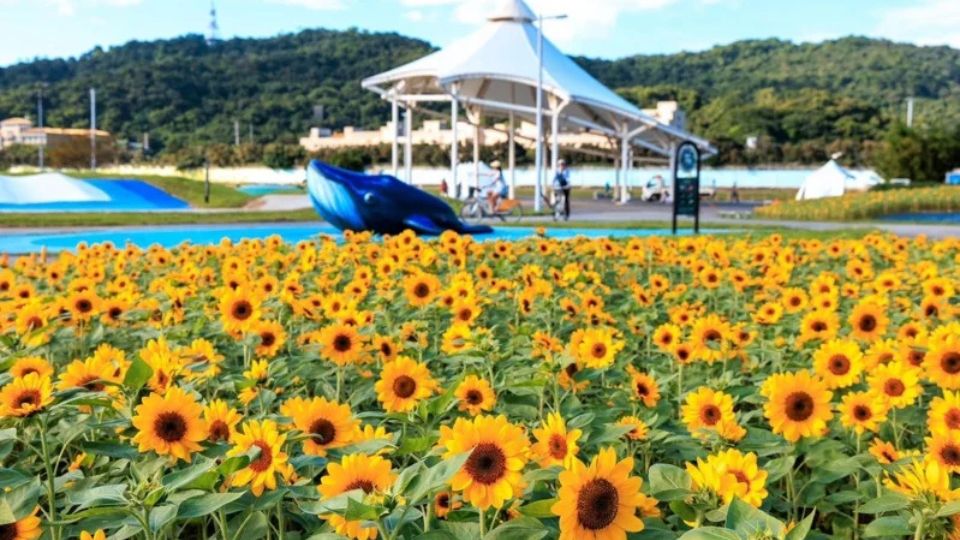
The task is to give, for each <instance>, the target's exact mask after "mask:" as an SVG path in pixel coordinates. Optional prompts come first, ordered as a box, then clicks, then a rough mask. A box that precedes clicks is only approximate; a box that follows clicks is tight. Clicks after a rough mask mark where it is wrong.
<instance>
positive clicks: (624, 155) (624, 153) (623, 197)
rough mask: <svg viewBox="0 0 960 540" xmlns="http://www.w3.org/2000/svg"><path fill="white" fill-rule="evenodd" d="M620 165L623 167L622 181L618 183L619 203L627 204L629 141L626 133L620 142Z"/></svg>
mask: <svg viewBox="0 0 960 540" xmlns="http://www.w3.org/2000/svg"><path fill="white" fill-rule="evenodd" d="M620 164H621V166H622V167H623V175H622V176H623V181H622V182H621V183H620V203H625V202H627V181H628V180H627V178H628V176H627V174H628V172H629V171H630V139H629V135H627V134H626V133H624V134H623V138H622V139H621V140H620Z"/></svg>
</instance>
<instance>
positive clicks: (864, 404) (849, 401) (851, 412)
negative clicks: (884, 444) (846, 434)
mask: <svg viewBox="0 0 960 540" xmlns="http://www.w3.org/2000/svg"><path fill="white" fill-rule="evenodd" d="M887 409H889V406H888V405H887V402H886V400H885V399H882V398H878V397H877V396H876V395H875V394H873V393H872V392H850V393H849V394H847V395H845V396H843V403H841V405H840V423H841V424H843V427H846V428H853V430H854V431H856V432H857V435H863V432H864V431H872V432H874V433H876V432H877V431H879V429H880V426H881V425H882V424H883V423H884V422H886V421H887Z"/></svg>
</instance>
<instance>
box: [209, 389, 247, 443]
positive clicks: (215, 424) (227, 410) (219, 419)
mask: <svg viewBox="0 0 960 540" xmlns="http://www.w3.org/2000/svg"><path fill="white" fill-rule="evenodd" d="M241 419H242V417H241V416H240V413H238V412H237V410H236V409H234V408H232V407H230V405H228V404H227V402H226V401H223V400H222V399H215V400H213V401H211V402H210V403H208V404H207V406H206V407H204V408H203V420H204V422H206V424H207V440H208V441H210V442H214V443H216V442H227V441H229V440H230V439H232V438H233V434H234V433H236V429H237V424H239V423H240V420H241Z"/></svg>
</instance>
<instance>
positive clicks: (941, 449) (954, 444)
mask: <svg viewBox="0 0 960 540" xmlns="http://www.w3.org/2000/svg"><path fill="white" fill-rule="evenodd" d="M926 443H927V455H928V456H930V457H931V458H932V459H934V460H936V461H937V463H939V464H940V465H941V466H942V467H944V468H945V469H947V470H948V471H950V472H960V432H957V431H947V432H944V433H938V434H935V435H934V436H932V437H927V438H926Z"/></svg>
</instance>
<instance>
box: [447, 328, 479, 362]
mask: <svg viewBox="0 0 960 540" xmlns="http://www.w3.org/2000/svg"><path fill="white" fill-rule="evenodd" d="M472 348H473V331H472V330H471V329H470V326H469V325H467V324H464V323H453V324H451V325H450V327H449V328H447V329H446V330H445V331H444V332H443V336H442V337H441V344H440V350H441V351H442V352H443V353H444V354H448V355H451V356H453V355H456V354H460V353H464V352H467V351H469V350H470V349H472Z"/></svg>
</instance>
